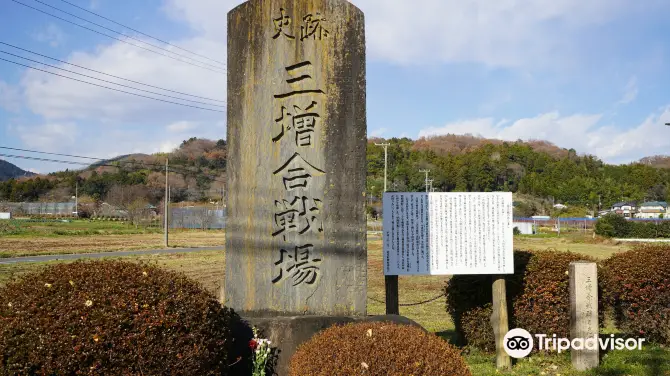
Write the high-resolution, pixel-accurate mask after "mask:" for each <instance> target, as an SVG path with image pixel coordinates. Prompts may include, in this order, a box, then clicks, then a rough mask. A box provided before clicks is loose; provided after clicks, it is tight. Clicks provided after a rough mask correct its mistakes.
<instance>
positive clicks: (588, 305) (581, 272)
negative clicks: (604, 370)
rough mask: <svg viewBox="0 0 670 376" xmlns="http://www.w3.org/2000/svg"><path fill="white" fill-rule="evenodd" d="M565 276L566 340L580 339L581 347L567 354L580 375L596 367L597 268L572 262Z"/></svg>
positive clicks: (597, 351)
mask: <svg viewBox="0 0 670 376" xmlns="http://www.w3.org/2000/svg"><path fill="white" fill-rule="evenodd" d="M569 274H570V337H571V339H575V338H581V339H582V340H583V341H582V344H583V347H584V349H583V350H575V349H573V350H571V352H570V355H571V357H572V365H573V366H574V367H575V369H577V370H580V371H584V370H588V369H591V368H595V367H598V364H599V357H598V353H599V346H598V340H597V338H598V329H599V327H598V267H597V265H596V263H595V262H588V261H575V262H571V263H570V271H569ZM593 338H596V339H595V340H593ZM593 344H595V345H594V346H590V345H593ZM589 346H590V347H591V349H589V348H587V347H589Z"/></svg>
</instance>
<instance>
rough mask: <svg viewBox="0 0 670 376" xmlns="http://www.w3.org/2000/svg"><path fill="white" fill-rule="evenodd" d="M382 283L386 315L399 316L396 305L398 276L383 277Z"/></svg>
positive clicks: (398, 309)
mask: <svg viewBox="0 0 670 376" xmlns="http://www.w3.org/2000/svg"><path fill="white" fill-rule="evenodd" d="M384 283H385V285H386V314H387V315H399V314H400V307H399V303H398V276H397V275H387V276H384Z"/></svg>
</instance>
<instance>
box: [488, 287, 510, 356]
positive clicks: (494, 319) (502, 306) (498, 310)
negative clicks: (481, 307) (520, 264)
mask: <svg viewBox="0 0 670 376" xmlns="http://www.w3.org/2000/svg"><path fill="white" fill-rule="evenodd" d="M491 326H492V327H493V334H494V335H495V341H496V368H497V369H509V368H511V367H512V360H511V359H510V357H509V355H507V352H505V347H504V346H503V340H504V338H505V334H507V332H508V331H509V323H508V319H507V292H506V288H505V276H503V275H496V276H493V314H492V315H491Z"/></svg>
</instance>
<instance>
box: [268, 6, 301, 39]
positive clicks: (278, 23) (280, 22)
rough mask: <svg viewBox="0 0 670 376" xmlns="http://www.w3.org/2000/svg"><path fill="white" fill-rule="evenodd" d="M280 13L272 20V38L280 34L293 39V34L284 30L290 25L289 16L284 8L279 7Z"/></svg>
mask: <svg viewBox="0 0 670 376" xmlns="http://www.w3.org/2000/svg"><path fill="white" fill-rule="evenodd" d="M279 12H280V15H279V17H277V18H274V19H273V20H272V22H273V23H274V25H275V35H273V36H272V39H277V38H279V37H280V36H281V35H282V34H283V35H284V36H285V37H287V38H288V39H295V37H294V36H293V35H290V34H289V33H287V32H286V30H285V29H288V27H289V26H290V25H291V17H289V16H288V15H287V14H286V13H285V10H284V8H280V9H279Z"/></svg>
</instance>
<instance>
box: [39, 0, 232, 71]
mask: <svg viewBox="0 0 670 376" xmlns="http://www.w3.org/2000/svg"><path fill="white" fill-rule="evenodd" d="M34 1H35V2H38V3H40V4H42V5H44V6H47V7H49V8H51V9H55V10H57V11H59V12H61V13H65V14H67V15H69V16H71V17H74V18H76V19H79V20H82V21H84V22H88V23H90V24H91V25H95V26H97V27H100V28H103V29H105V30H108V31H111V32H113V33H116V34H119V35H123V36H124V37H126V38H130V39H132V40H135V41H138V42H140V43H144V44H147V45H149V46H151V47H153V48H158V49H159V50H163V51H165V52H169V53H171V54H175V55H177V56H180V57H183V58H185V59H190V60H193V61H195V62H197V63H200V64H205V65H207V66H210V67H212V68H216V69H222V68H225V67H220V66H218V65H213V64H209V63H206V62H203V61H200V60H196V59H194V58H192V57H188V56H185V55H182V54H178V53H176V52H173V51H170V50H168V49H166V48H163V47H161V46H156V45H154V44H151V43H149V42H146V41H143V40H141V39H138V38H135V37H133V36H130V35H127V34H124V33H122V32H120V31H116V30H114V29H110V28H108V27H106V26H103V25H100V24H97V23H95V22H93V21H89V20H87V19H85V18H83V17H79V16H77V15H76V14H72V13H70V12H67V11H64V10H62V9H60V8H58V7H55V6H53V5H49V4H47V3H45V2H43V1H40V0H34Z"/></svg>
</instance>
